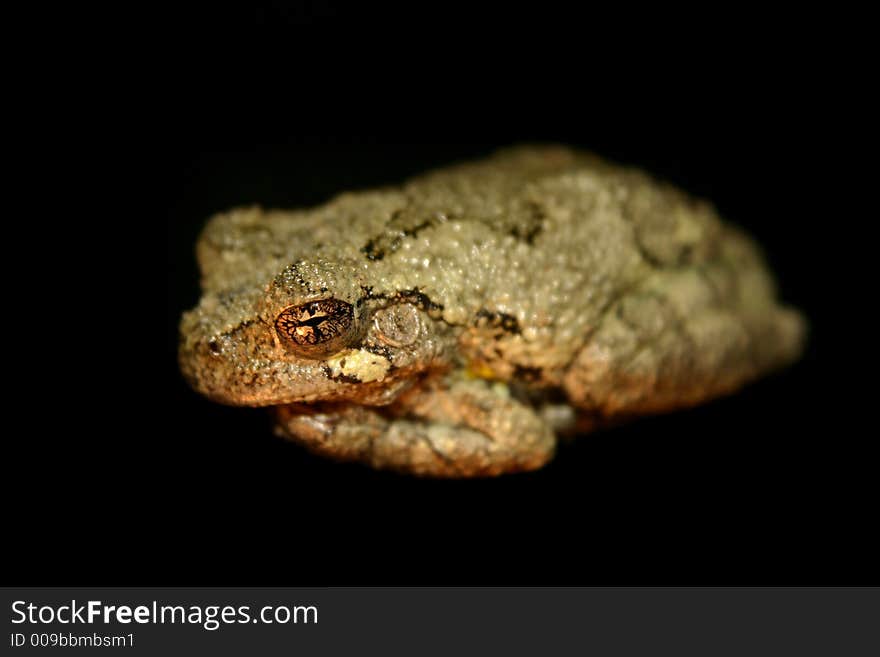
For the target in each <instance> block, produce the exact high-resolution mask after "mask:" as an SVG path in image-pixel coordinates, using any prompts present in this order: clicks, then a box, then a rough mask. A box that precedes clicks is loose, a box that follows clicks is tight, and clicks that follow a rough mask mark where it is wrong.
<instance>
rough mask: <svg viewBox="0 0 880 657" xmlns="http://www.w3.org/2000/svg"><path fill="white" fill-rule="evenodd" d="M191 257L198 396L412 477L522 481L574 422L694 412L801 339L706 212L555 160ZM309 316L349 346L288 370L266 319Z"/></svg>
mask: <svg viewBox="0 0 880 657" xmlns="http://www.w3.org/2000/svg"><path fill="white" fill-rule="evenodd" d="M198 258H199V264H200V266H201V270H202V287H203V291H204V295H203V297H202V299H201V301H200V302H199V305H198V306H197V307H196V308H195V309H193V310H192V311H190V312H188V313H186V314H185V315H184V317H183V321H182V322H181V347H180V362H181V367H182V369H183V372H184V374H185V375H186V377H187V379H188V380H189V381H190V383H191V384H192V385H193V387H194V388H195V389H196V390H198V391H199V392H201V393H203V394H205V395H207V396H208V397H210V398H212V399H215V400H217V401H220V402H223V403H228V404H241V405H252V406H268V405H272V406H278V407H279V410H278V417H279V431H280V432H281V433H282V434H284V435H286V436H288V437H291V438H294V439H296V440H298V441H300V442H303V443H304V444H307V445H308V446H309V447H310V448H312V449H314V450H316V451H319V452H322V453H326V454H328V455H331V456H336V457H338V458H344V459H356V460H361V461H364V462H367V463H371V464H372V465H374V466H376V467H389V468H394V469H398V470H402V471H407V472H413V473H417V474H425V475H436V476H474V475H486V474H498V473H501V472H509V471H516V470H524V469H532V468H535V467H539V466H540V465H542V464H543V463H545V462H546V461H547V460H548V459H549V458H550V457H551V456H552V453H553V449H554V445H555V435H554V432H555V431H561V430H565V429H571V428H572V426H573V423H574V417H575V413H574V412H572V411H573V410H576V412H577V416H578V425H577V426H578V427H579V428H581V429H584V428H589V427H590V426H592V425H595V424H599V423H602V422H605V421H606V420H609V419H613V418H616V417H624V416H630V415H634V414H639V413H652V412H659V411H665V410H669V409H673V408H676V407H681V406H688V405H692V404H695V403H698V402H700V401H702V400H705V399H709V398H712V397H715V396H718V395H721V394H724V393H728V392H730V391H732V390H735V389H736V388H737V387H739V386H740V385H741V384H743V383H745V382H747V381H749V380H751V379H753V378H755V377H757V376H759V375H761V374H764V373H766V372H768V371H770V370H772V369H774V368H777V367H780V366H782V365H785V364H786V363H789V362H791V361H793V360H794V359H796V358H797V357H798V355H799V354H800V352H801V349H802V345H803V339H804V333H805V323H804V321H803V318H802V317H801V316H800V315H799V314H798V313H797V312H796V311H794V310H792V309H790V308H785V307H783V306H780V305H779V304H778V303H777V301H776V298H775V291H774V285H773V280H772V278H771V276H770V274H769V272H768V271H767V269H766V266H765V264H764V262H763V259H762V257H761V255H760V253H759V250H758V249H757V247H756V246H755V245H754V244H753V243H752V241H751V240H750V239H749V238H748V237H746V236H745V235H744V234H743V233H742V232H740V231H739V230H737V229H736V228H734V227H732V226H731V225H730V224H727V223H723V222H722V221H721V220H720V219H719V218H718V216H717V215H716V213H715V212H714V210H713V209H712V207H711V206H709V205H708V204H707V203H704V202H702V201H697V200H694V199H693V198H691V197H689V196H687V195H685V194H684V193H682V192H680V191H678V190H676V189H674V188H672V187H670V186H668V185H665V184H661V183H658V182H656V181H654V180H652V179H651V178H649V177H648V176H646V175H645V174H643V173H640V172H638V171H636V170H633V169H627V168H620V167H617V166H613V165H610V164H607V163H604V162H603V161H601V160H598V159H597V158H595V157H593V156H590V155H587V154H584V153H578V152H575V151H571V150H568V149H566V148H562V147H538V148H516V149H510V150H506V151H501V152H499V153H497V154H496V155H494V156H493V157H491V158H489V159H487V160H483V161H479V162H474V163H469V164H464V165H460V166H456V167H451V168H448V169H443V170H440V171H436V172H432V173H428V174H426V175H423V176H421V177H418V178H416V179H414V180H412V181H411V182H409V183H407V184H405V185H403V186H402V187H399V188H389V189H383V190H378V191H368V192H357V193H346V194H343V195H341V196H339V197H337V198H336V199H334V200H332V201H330V202H329V203H327V204H325V205H323V206H321V207H318V208H313V209H309V210H300V211H264V210H260V209H258V208H250V209H239V210H233V211H231V212H229V213H226V214H222V215H218V216H216V217H214V218H213V219H212V220H211V221H210V222H209V224H208V225H207V227H206V228H205V230H204V233H203V235H202V236H201V238H200V240H199V243H198ZM328 297H333V298H335V299H338V300H340V301H345V302H347V303H350V304H352V305H353V306H354V307H355V308H356V315H357V321H356V326H355V327H353V329H352V331H351V334H350V335H349V336H348V337H347V339H346V341H345V347H347V349H344V350H343V351H342V352H339V351H338V348H337V351H336V352H335V353H332V354H324V355H323V356H318V357H315V356H314V355H312V356H311V357H308V358H306V357H302V356H301V355H300V354H298V353H297V352H296V350H295V349H291V347H290V345H289V344H285V342H284V340H283V338H281V337H279V336H278V335H276V332H275V330H274V328H273V326H274V324H273V323H274V320H275V318H276V317H277V316H278V314H279V313H280V312H281V310H283V309H284V308H285V307H288V306H291V305H295V304H300V303H303V302H305V301H311V300H315V299H322V298H328ZM376 313H379V314H378V315H377V314H376ZM394 326H398V327H400V326H402V327H403V328H402V329H401V328H397V329H393V327H394ZM395 330H396V331H397V332H398V333H400V332H401V331H402V334H403V335H404V337H405V339H404V340H402V342H405V343H406V344H399V343H400V342H401V340H390V339H389V336H390V335H392V334H394V331H395Z"/></svg>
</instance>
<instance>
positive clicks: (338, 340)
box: [275, 299, 354, 355]
mask: <svg viewBox="0 0 880 657" xmlns="http://www.w3.org/2000/svg"><path fill="white" fill-rule="evenodd" d="M353 327H354V308H352V305H351V304H350V303H345V302H344V301H339V300H337V299H321V300H320V301H310V302H308V303H303V304H300V305H298V306H289V307H287V308H285V309H284V310H282V311H281V314H279V315H278V317H277V318H276V319H275V330H276V331H277V332H278V336H279V337H280V338H281V340H282V342H284V343H285V344H287V345H288V346H289V347H291V348H293V349H294V350H296V351H299V352H301V353H303V354H304V355H317V354H323V353H327V352H330V351H332V350H334V349H339V348H342V347H343V346H344V343H345V340H346V338H347V337H348V336H349V334H350V333H351V331H352V328H353Z"/></svg>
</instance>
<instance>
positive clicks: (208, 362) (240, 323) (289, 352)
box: [179, 260, 443, 406]
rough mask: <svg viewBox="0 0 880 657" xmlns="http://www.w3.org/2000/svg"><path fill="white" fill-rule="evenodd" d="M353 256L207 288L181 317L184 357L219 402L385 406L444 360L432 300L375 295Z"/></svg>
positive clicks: (197, 384)
mask: <svg viewBox="0 0 880 657" xmlns="http://www.w3.org/2000/svg"><path fill="white" fill-rule="evenodd" d="M376 287H378V286H376V285H375V284H373V285H371V281H370V276H369V271H368V270H367V269H366V268H365V267H363V266H362V265H360V264H359V263H357V262H356V261H352V262H329V261H327V260H312V261H306V260H300V261H297V262H295V263H293V264H291V265H289V266H287V267H285V268H284V269H283V270H282V271H280V272H279V273H277V274H276V275H275V276H274V277H272V278H271V279H270V280H269V281H268V283H266V284H264V285H261V286H246V287H244V288H239V289H235V290H206V292H205V294H204V296H203V297H202V299H201V301H200V302H199V305H198V306H197V307H196V308H194V309H193V310H191V311H189V312H187V313H185V314H184V315H183V319H182V321H181V325H180V333H181V342H180V352H179V356H180V365H181V369H182V370H183V373H184V375H185V376H186V378H187V380H188V381H189V382H190V384H191V385H192V386H193V388H195V389H196V390H197V391H198V392H200V393H202V394H204V395H206V396H207V397H210V398H211V399H214V400H216V401H219V402H223V403H226V404H235V405H247V406H269V405H277V404H287V403H294V402H310V401H318V400H329V401H346V400H349V401H352V402H355V403H361V404H386V403H389V402H390V401H392V400H393V399H394V398H395V397H396V396H397V394H398V393H399V392H400V391H401V390H402V389H404V388H405V387H406V386H407V385H408V383H409V382H411V381H413V380H415V379H416V377H417V376H418V374H419V373H420V372H422V371H424V370H426V369H428V368H430V367H436V366H437V365H438V364H439V360H440V359H441V352H442V343H443V341H442V339H441V336H439V335H436V334H435V331H436V330H437V328H438V327H441V326H442V322H436V321H433V320H432V319H431V313H434V312H436V310H438V308H436V307H433V306H432V304H430V302H429V301H428V300H427V299H426V298H425V297H424V295H422V294H420V293H419V292H418V290H412V291H408V292H402V293H395V294H393V295H379V294H375V293H374V292H373V290H374V289H375V288H376Z"/></svg>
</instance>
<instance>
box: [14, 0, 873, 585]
mask: <svg viewBox="0 0 880 657" xmlns="http://www.w3.org/2000/svg"><path fill="white" fill-rule="evenodd" d="M509 11H510V10H508V13H509ZM367 18H369V19H370V20H369V21H367ZM480 18H481V19H482V20H480V21H477V19H476V16H475V15H474V14H473V11H472V10H467V9H465V8H448V9H445V10H443V11H439V10H438V11H433V12H432V11H425V12H424V13H419V12H416V11H415V10H412V11H410V12H408V13H397V12H392V11H389V12H388V14H387V15H383V16H378V17H376V16H372V15H370V16H368V15H367V12H366V11H365V10H361V11H360V12H359V13H356V14H350V13H348V12H346V11H344V10H342V9H341V8H339V7H337V6H329V5H323V4H321V5H320V6H319V5H318V4H317V3H316V4H315V5H308V4H299V5H295V6H294V5H291V6H289V7H287V8H282V7H279V6H272V5H262V6H257V5H255V4H251V5H248V7H247V8H226V7H224V8H223V9H218V8H215V9H213V10H211V11H210V12H208V11H207V10H206V11H205V12H204V13H196V12H191V13H188V14H183V13H180V12H179V11H178V12H177V13H173V14H169V15H167V16H165V17H163V20H162V21H160V28H158V29H157V30H156V31H151V30H149V29H146V28H144V30H143V31H144V32H146V33H147V34H146V36H147V39H146V40H145V41H146V43H147V45H145V46H144V48H143V49H142V51H141V52H140V53H139V55H140V57H138V58H137V64H136V65H133V66H132V67H131V68H127V67H126V66H122V67H121V69H122V73H121V74H120V76H121V77H124V78H126V79H128V80H129V81H131V80H134V82H135V84H134V85H133V87H134V90H135V92H134V94H132V96H131V97H130V100H131V101H132V102H131V105H130V107H131V109H133V110H134V111H133V112H131V113H130V114H127V113H126V114H120V115H119V116H117V117H116V118H117V121H116V122H115V123H114V124H113V126H112V129H111V132H112V134H111V137H112V138H115V139H117V140H118V143H117V147H121V148H120V150H123V151H127V155H128V156H129V157H128V158H127V159H125V160H119V161H117V160H111V161H109V162H105V164H109V165H110V168H121V169H122V170H123V172H124V177H125V178H126V179H127V182H129V183H132V182H133V183H134V184H135V186H136V187H137V188H138V191H137V192H134V194H135V195H134V196H131V195H129V196H128V197H127V201H126V205H125V206H122V207H124V208H128V209H127V210H126V211H125V213H124V214H125V215H126V217H127V216H129V215H132V216H134V215H136V214H137V210H140V211H146V212H145V215H147V216H146V219H145V221H147V222H148V223H143V224H131V223H128V222H126V221H122V220H121V219H120V217H119V216H118V215H117V216H113V217H110V218H108V219H107V220H106V222H107V223H106V224H104V226H105V227H106V228H107V230H108V231H110V232H111V233H112V234H113V235H114V240H118V241H117V242H114V243H116V244H119V243H121V244H124V245H125V252H124V253H118V252H117V253H116V255H117V256H118V257H120V256H121V258H122V259H123V260H124V261H125V262H126V271H127V272H128V274H127V275H126V277H125V281H124V285H125V286H132V287H133V286H135V285H137V286H139V287H138V289H139V290H140V291H139V292H138V293H137V296H135V293H134V291H133V290H132V289H127V290H126V293H124V294H122V295H115V294H112V295H111V294H108V296H113V298H114V299H120V298H121V303H120V306H119V307H118V308H117V309H115V310H113V311H112V314H113V316H114V317H115V318H119V317H121V316H123V315H124V317H125V321H124V322H121V326H122V330H118V328H117V329H114V330H108V331H104V332H102V333H101V335H100V338H99V340H97V341H96V342H95V346H93V347H89V351H88V352H87V355H88V357H89V358H92V360H91V364H92V367H94V368H95V369H96V370H100V371H101V372H102V375H97V374H96V378H97V379H98V380H99V386H100V387H99V388H97V389H96V388H94V387H93V386H91V385H86V384H84V385H83V388H84V390H83V392H84V393H85V395H86V397H87V399H86V400H85V401H84V402H83V403H81V404H79V405H75V406H74V409H73V410H69V411H68V410H65V411H64V413H65V415H64V418H65V422H64V423H56V422H55V421H54V419H55V416H53V421H51V422H48V423H45V424H38V426H39V427H40V428H38V429H35V430H34V433H33V435H26V436H23V437H22V438H21V439H20V443H21V445H19V446H21V447H22V450H23V451H22V454H25V452H26V456H22V457H20V458H19V459H18V460H16V461H14V462H11V463H14V470H15V472H14V473H13V474H12V475H11V478H10V481H12V482H13V483H14V484H16V485H18V486H19V490H20V489H21V488H22V487H23V488H24V489H25V490H27V491H29V493H28V495H26V496H24V499H23V501H20V502H19V503H18V504H17V505H16V507H15V510H14V512H13V514H12V515H11V517H10V523H11V525H12V526H15V527H18V528H19V531H16V532H15V536H16V539H15V540H14V541H13V542H14V545H13V546H12V547H13V548H17V552H16V553H15V557H13V561H12V563H15V564H18V565H19V567H18V568H17V569H16V572H17V574H18V576H20V577H21V579H20V581H19V582H18V583H19V584H34V583H50V582H51V583H53V584H84V583H101V584H105V585H106V584H129V585H130V584H141V585H144V584H163V585H169V584H180V585H195V584H200V585H214V584H217V585H220V584H223V585H238V584H248V585H268V584H285V585H324V584H378V585H385V584H614V585H622V584H674V585H678V584H682V585H684V584H859V583H866V582H865V578H866V576H867V577H868V579H871V578H872V577H875V575H874V574H873V573H869V574H868V575H866V570H865V568H866V566H867V564H868V562H867V555H868V554H869V543H868V541H867V532H868V529H869V526H870V524H871V522H872V520H873V518H872V517H871V516H872V514H871V513H869V511H870V509H871V507H872V506H873V505H872V504H871V502H870V501H871V494H870V484H871V481H870V479H869V477H870V474H871V471H872V468H871V461H870V459H869V458H868V455H867V445H868V441H869V438H870V436H869V433H868V432H867V431H866V430H863V429H861V428H859V427H857V426H854V425H853V424H852V423H851V422H850V420H851V415H852V414H851V411H850V409H851V408H853V407H854V406H857V405H858V403H859V402H858V401H857V400H856V397H857V396H858V394H859V386H857V385H855V384H854V383H853V381H852V378H851V376H850V369H851V368H853V366H854V365H855V364H856V363H854V361H853V360H852V358H851V357H849V356H844V353H847V350H848V349H849V348H850V347H851V346H852V343H854V342H856V339H855V338H854V337H853V336H851V335H850V331H849V328H848V326H849V324H850V323H851V322H850V321H849V320H843V319H842V317H843V316H844V313H847V315H846V316H847V317H851V316H852V315H851V313H852V312H853V309H852V306H851V305H850V302H849V299H848V298H847V297H846V293H844V292H841V287H840V285H839V284H838V283H836V282H835V281H836V278H835V277H836V276H837V274H838V272H839V270H840V268H841V267H842V266H843V264H844V261H846V260H847V254H846V253H845V252H843V251H842V248H844V247H841V246H840V244H841V243H843V244H844V245H845V244H846V243H847V242H850V241H852V239H853V236H852V235H850V234H848V232H847V229H845V228H841V229H840V230H829V226H830V225H833V224H836V223H840V224H841V225H845V222H846V221H847V219H848V217H849V215H847V214H846V212H844V211H843V210H842V209H841V208H839V207H837V205H836V202H835V201H834V198H833V197H835V196H836V194H835V193H834V190H836V189H839V187H838V186H839V184H840V183H839V181H838V180H837V179H836V178H833V177H832V176H833V174H839V173H840V172H841V171H840V170H841V167H842V166H844V165H842V164H841V163H840V162H841V160H840V159H839V158H838V156H837V155H836V153H835V149H836V148H837V146H838V145H839V144H840V142H842V141H846V139H847V137H845V136H844V132H843V131H844V129H845V125H846V122H847V117H846V111H843V112H841V111H840V110H841V109H844V110H845V108H846V95H845V88H843V86H842V83H841V82H840V79H839V76H838V75H837V73H836V71H835V70H834V68H833V66H832V65H831V64H830V63H829V61H828V60H827V59H826V57H825V52H826V50H825V49H826V48H827V46H826V45H825V44H824V43H822V42H817V41H815V40H811V39H807V38H801V35H802V34H803V30H802V29H801V27H802V26H799V25H798V24H797V23H796V22H795V19H793V18H792V17H788V16H769V15H763V16H762V17H761V20H756V19H755V17H739V20H735V19H737V17H735V16H721V15H719V16H694V15H688V16H687V17H686V18H687V19H688V20H687V21H685V17H683V16H664V18H665V22H661V21H660V20H659V17H657V16H650V15H644V14H642V15H636V16H625V15H624V16H618V17H605V16H602V15H599V14H591V13H590V12H589V11H588V10H585V13H584V14H578V15H574V14H571V15H569V14H565V13H562V12H561V11H553V10H552V9H548V10H547V11H546V14H545V13H542V14H541V15H540V16H537V15H533V14H527V15H518V16H516V17H515V18H518V19H519V20H517V21H515V22H514V23H512V24H508V23H507V22H505V21H504V20H501V19H500V18H499V17H498V16H494V15H493V16H486V17H480ZM111 79H112V78H111ZM116 79H118V78H116ZM112 88H114V87H112V85H111V89H112ZM829 98H833V99H834V100H833V102H829ZM829 106H833V108H832V109H835V110H836V111H835V112H833V113H832V112H831V111H829ZM108 127H109V126H108ZM524 141H541V142H547V141H552V142H562V143H566V144H570V145H574V146H580V147H584V148H588V149H591V150H594V151H596V152H598V153H600V154H602V155H604V156H605V157H607V158H610V159H612V160H617V161H620V162H624V163H629V164H634V165H637V166H640V167H642V168H644V169H647V170H648V171H651V172H653V173H654V174H656V175H657V176H660V177H663V178H665V179H668V180H670V181H672V182H674V183H676V184H678V185H680V186H681V187H683V188H685V189H687V190H689V191H691V192H693V193H695V194H697V195H699V196H702V197H705V198H708V199H710V200H712V201H713V202H714V203H715V204H716V206H717V207H718V208H719V210H720V212H721V214H722V215H723V216H725V217H726V218H728V219H730V220H732V221H735V222H737V223H739V224H741V225H742V226H744V227H746V228H747V229H748V230H749V231H750V232H751V233H752V234H753V235H754V236H756V238H757V239H758V241H759V242H760V243H761V244H762V245H763V246H764V247H765V249H766V252H767V256H768V258H769V261H770V263H771V266H772V268H773V269H774V271H775V272H777V274H778V280H779V283H780V289H781V294H782V296H783V298H784V299H785V300H787V301H788V302H790V303H791V304H793V305H795V306H798V307H799V308H801V309H802V310H803V311H804V312H805V313H806V315H807V317H808V318H809V320H810V322H811V337H810V342H809V347H808V351H807V353H806V355H805V357H804V359H803V360H802V361H801V362H800V363H798V364H797V365H795V366H793V367H791V368H790V369H788V370H786V371H784V372H781V373H779V374H778V375H775V376H772V377H769V378H767V379H765V380H763V381H760V382H758V383H756V384H754V385H752V386H751V387H748V388H746V389H744V390H743V391H742V392H741V393H739V394H737V395H735V396H732V397H730V398H727V399H723V400H719V401H716V402H713V403H710V404H707V405H705V406H703V407H700V408H696V409H693V410H690V411H685V412H680V413H676V414H671V415H668V416H662V417H656V418H648V419H644V420H640V421H638V422H635V423H633V424H631V425H628V426H625V427H621V428H618V429H614V430H609V431H606V432H602V433H596V434H593V435H589V436H585V437H582V438H581V439H579V440H578V441H576V442H575V443H573V444H572V445H569V446H565V447H563V448H562V449H561V450H560V452H559V454H558V456H557V459H556V460H555V461H554V462H553V463H552V464H550V465H549V466H548V467H546V468H545V469H543V470H541V471H539V472H535V473H529V474H523V475H516V476H509V477H504V478H500V479H497V480H483V481H430V480H418V479H414V478H409V477H405V476H398V475H393V474H388V473H380V472H374V471H371V470H369V469H367V468H364V467H361V466H358V465H346V464H336V463H331V462H328V461H325V460H323V459H320V458H316V457H313V456H311V455H309V454H307V453H306V452H305V451H304V450H302V449H301V448H299V447H297V446H295V445H293V444H289V443H286V442H283V441H281V440H279V439H276V438H275V437H273V435H272V433H271V425H270V420H269V418H268V416H267V415H266V414H265V413H264V412H263V411H261V410H255V409H243V408H227V407H222V406H219V405H216V404H213V403H211V402H208V401H206V400H203V399H201V398H200V397H199V396H197V395H196V394H195V393H193V392H192V391H191V390H189V388H188V387H187V386H186V384H185V383H184V381H183V380H182V378H181V376H180V374H179V372H178V369H177V364H176V343H177V323H178V321H179V317H180V313H181V312H182V311H183V310H185V309H187V308H189V307H191V306H193V305H194V304H195V303H196V301H197V299H198V287H197V280H198V274H197V270H196V266H195V260H194V255H193V246H194V243H195V240H196V237H197V235H198V231H199V229H200V228H201V226H202V225H203V223H204V221H205V220H206V219H207V218H208V217H209V216H210V215H211V214H212V213H214V212H217V211H221V210H224V209H228V208H229V207H232V206H235V205H242V204H251V203H259V204H262V205H264V206H270V207H271V206H276V207H296V206H308V205H313V204H318V203H321V202H323V201H325V200H327V199H329V198H330V197H332V196H333V195H334V194H337V193H339V192H341V191H344V190H348V189H352V188H368V187H372V186H377V185H384V184H392V183H395V182H399V181H400V180H401V179H403V178H405V177H408V176H411V175H414V174H416V173H418V172H420V171H422V170H424V169H426V168H430V167H436V166H442V165H444V164H447V163H451V162H456V161H460V160H464V159H468V158H472V157H478V156H481V155H484V154H487V153H489V152H491V151H492V150H493V149H495V148H497V147H500V146H504V145H509V144H512V143H520V142H524ZM132 155H133V156H134V157H131V156H132ZM829 197H831V200H829ZM163 222H165V225H166V226H167V241H166V244H165V245H164V247H163V245H161V244H158V245H155V246H154V245H153V242H154V241H155V240H156V239H157V238H159V240H160V241H161V237H162V235H161V226H162V225H163ZM143 225H147V226H149V229H148V230H146V231H142V230H140V229H139V226H143ZM98 228H99V229H100V228H101V226H100V225H99V226H98ZM97 233H98V234H100V233H101V231H100V230H98V231H97ZM95 239H96V240H98V241H100V239H101V238H95ZM855 239H858V238H857V237H856V238H855ZM838 240H839V241H838ZM162 248H165V254H166V260H165V262H164V263H163V262H161V260H159V258H160V254H161V253H162ZM141 250H143V252H142V253H141ZM132 263H134V265H136V266H133V264H132ZM163 277H164V279H165V281H167V282H166V283H165V284H166V291H167V295H166V298H165V300H164V301H165V303H164V304H163V303H162V298H161V297H162V294H161V293H162V290H161V289H159V286H160V285H161V283H162V282H163V281H162V280H160V279H161V278H163ZM106 279H107V277H105V280H106ZM119 282H120V281H119V280H118V277H110V280H108V281H107V282H106V285H107V286H108V289H109V288H112V287H113V285H114V284H115V283H119ZM104 293H105V294H107V290H104ZM157 297H158V298H157ZM154 298H157V304H156V305H155V306H148V304H149V303H150V302H151V301H152V300H153V299H154ZM147 307H149V308H151V310H150V311H149V312H147V311H146V308H147ZM152 308H155V310H152ZM154 320H155V323H154ZM162 320H164V322H163V321H162ZM113 325H114V326H116V327H119V326H120V322H119V321H118V319H117V320H114V324H113ZM110 344H112V345H114V347H113V350H112V351H111V350H109V345H110ZM108 351H110V353H111V354H114V355H113V356H112V357H111V358H110V360H111V361H112V364H110V365H109V366H108V364H107V363H106V359H105V358H103V355H106V354H107V353H108ZM96 355H97V356H100V357H95V358H93V357H94V356H96ZM107 367H110V368H111V369H112V370H113V371H114V372H115V373H116V375H115V376H113V377H109V378H108V377H107V376H104V375H103V372H105V370H106V368H107ZM71 424H73V425H74V426H75V427H76V430H75V431H69V430H68V429H66V427H69V426H71ZM25 443H26V444H25ZM37 554H39V555H40V560H39V561H37V560H36V558H35V555H37ZM47 555H48V558H46V557H47ZM35 579H36V580H37V581H34V580H35ZM96 580H97V581H96ZM875 583H876V580H875Z"/></svg>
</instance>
